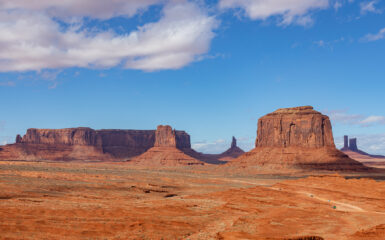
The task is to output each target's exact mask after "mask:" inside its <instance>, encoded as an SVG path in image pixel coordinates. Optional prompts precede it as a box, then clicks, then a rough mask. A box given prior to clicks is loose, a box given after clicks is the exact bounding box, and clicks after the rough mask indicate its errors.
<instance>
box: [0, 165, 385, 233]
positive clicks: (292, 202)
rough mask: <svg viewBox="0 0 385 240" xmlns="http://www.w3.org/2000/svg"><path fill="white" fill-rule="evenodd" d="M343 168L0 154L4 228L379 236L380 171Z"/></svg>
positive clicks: (384, 195) (383, 185) (384, 208)
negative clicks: (364, 173)
mask: <svg viewBox="0 0 385 240" xmlns="http://www.w3.org/2000/svg"><path fill="white" fill-rule="evenodd" d="M345 177H348V178H347V179H345V178H344V177H342V176H338V175H330V176H325V175H318V176H313V177H308V176H306V174H302V175H301V174H298V173H297V174H294V175H293V174H286V175H271V174H250V175H239V174H238V175H237V174H229V173H228V172H226V171H221V170H220V167H211V166H206V167H204V168H203V167H202V168H188V167H185V168H178V169H157V170H154V169H140V168H137V167H132V166H129V165H127V164H124V163H44V162H36V163H30V162H0V238H1V239H382V240H383V239H385V182H384V181H383V180H384V178H385V176H376V177H375V179H376V180H373V179H367V178H365V179H356V177H361V176H359V175H350V176H345ZM352 177H354V178H352ZM306 236H307V237H308V238H306ZM311 237H313V238H311ZM316 237H319V238H316Z"/></svg>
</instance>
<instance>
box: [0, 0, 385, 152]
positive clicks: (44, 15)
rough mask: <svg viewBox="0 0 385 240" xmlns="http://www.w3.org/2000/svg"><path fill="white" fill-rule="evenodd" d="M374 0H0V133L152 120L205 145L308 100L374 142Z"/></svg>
mask: <svg viewBox="0 0 385 240" xmlns="http://www.w3.org/2000/svg"><path fill="white" fill-rule="evenodd" d="M384 91H385V1H384V0H373V1H371V0H369V1H358V0H206V1H204V0H190V1H189V0H130V1H127V0H113V1H103V0H40V1H30V0H0V101H1V104H0V113H1V114H0V144H7V143H13V142H14V139H15V136H16V134H22V135H23V134H24V133H25V132H26V130H27V129H28V128H69V127H80V126H83V127H91V128H94V129H155V128H156V126H157V125H159V124H169V125H171V126H172V127H173V128H175V129H177V130H185V131H186V132H188V133H189V134H190V135H191V140H192V145H193V148H195V149H196V150H198V151H202V152H207V153H219V152H222V151H224V150H226V149H227V148H228V147H229V145H230V142H231V137H232V136H235V137H237V138H238V144H239V145H240V147H242V148H243V149H244V150H250V149H252V148H253V146H254V142H255V138H256V130H257V121H258V118H260V117H261V116H263V115H265V114H267V113H270V112H273V111H275V110H276V109H278V108H284V107H295V106H304V105H311V106H313V107H314V108H315V109H316V110H318V111H320V112H322V113H324V114H326V115H328V116H329V117H330V119H331V121H332V125H333V133H334V138H335V142H336V145H337V147H341V146H342V137H343V135H349V136H350V137H357V138H358V145H359V148H361V149H362V150H365V151H368V152H370V153H373V154H385V107H384V105H385V94H384Z"/></svg>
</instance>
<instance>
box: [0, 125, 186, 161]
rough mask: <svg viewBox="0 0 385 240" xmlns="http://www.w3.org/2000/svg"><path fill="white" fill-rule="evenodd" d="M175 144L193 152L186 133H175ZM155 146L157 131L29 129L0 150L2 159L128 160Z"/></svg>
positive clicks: (0, 158)
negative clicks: (14, 141)
mask: <svg viewBox="0 0 385 240" xmlns="http://www.w3.org/2000/svg"><path fill="white" fill-rule="evenodd" d="M175 141H176V142H175V144H176V146H178V147H179V148H181V149H184V148H186V149H191V144H190V136H189V135H188V134H187V133H186V132H184V131H175ZM154 144H155V130H94V129H91V128H67V129H28V130H27V133H26V134H25V135H24V136H23V137H21V136H20V135H18V136H17V137H16V143H15V144H11V145H7V146H2V147H1V148H0V160H54V161H69V160H91V161H93V160H103V161H104V160H124V159H129V158H132V157H134V156H138V155H140V154H142V153H144V152H146V151H147V150H148V149H150V148H152V147H153V146H154Z"/></svg>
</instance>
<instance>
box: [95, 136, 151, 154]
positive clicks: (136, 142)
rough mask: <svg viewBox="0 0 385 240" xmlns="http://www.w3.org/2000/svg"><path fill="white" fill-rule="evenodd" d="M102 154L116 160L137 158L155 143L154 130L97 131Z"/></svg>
mask: <svg viewBox="0 0 385 240" xmlns="http://www.w3.org/2000/svg"><path fill="white" fill-rule="evenodd" d="M96 132H97V135H98V136H100V138H101V142H102V149H103V152H104V153H107V154H110V155H112V156H113V157H114V158H117V159H127V158H131V157H134V156H138V155H140V154H142V153H144V152H146V151H147V150H148V149H150V148H152V147H153V146H154V143H155V131H154V130H113V129H112V130H97V131H96Z"/></svg>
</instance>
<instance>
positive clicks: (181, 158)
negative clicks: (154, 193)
mask: <svg viewBox="0 0 385 240" xmlns="http://www.w3.org/2000/svg"><path fill="white" fill-rule="evenodd" d="M186 135H187V134H186ZM179 140H180V138H178V137H177V134H176V131H175V130H173V129H172V128H171V127H170V126H163V125H159V126H158V128H157V130H156V132H155V144H154V147H152V148H150V149H149V150H147V151H146V152H145V153H143V154H142V155H140V156H138V157H135V158H133V159H132V160H131V161H130V163H132V164H135V165H144V166H169V167H171V166H188V165H204V163H203V162H202V161H199V160H198V159H195V158H193V157H191V156H189V155H187V154H185V153H184V152H183V151H182V150H183V147H184V144H182V143H180V141H179ZM178 147H179V148H180V147H181V149H182V150H181V149H179V148H178Z"/></svg>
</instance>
